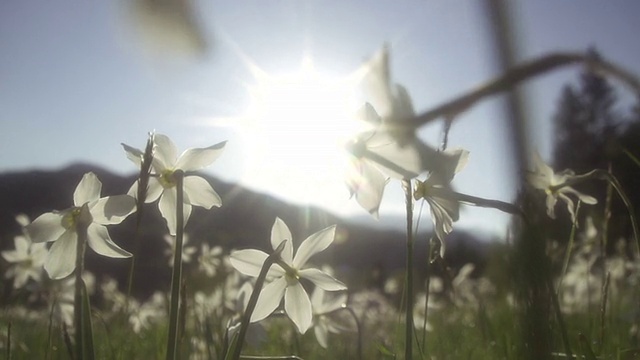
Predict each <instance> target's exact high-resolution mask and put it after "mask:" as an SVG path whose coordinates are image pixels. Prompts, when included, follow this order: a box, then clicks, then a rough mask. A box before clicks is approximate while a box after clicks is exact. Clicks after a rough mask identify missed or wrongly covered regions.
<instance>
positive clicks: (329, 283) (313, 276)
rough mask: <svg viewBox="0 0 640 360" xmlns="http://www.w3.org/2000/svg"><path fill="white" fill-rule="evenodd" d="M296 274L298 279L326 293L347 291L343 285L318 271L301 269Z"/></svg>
mask: <svg viewBox="0 0 640 360" xmlns="http://www.w3.org/2000/svg"><path fill="white" fill-rule="evenodd" d="M298 273H299V274H300V277H303V278H305V279H307V280H309V281H311V282H313V283H314V284H315V285H316V286H317V287H319V288H321V289H323V290H326V291H338V290H346V289H347V287H346V285H345V284H343V283H342V282H340V281H338V280H336V279H334V278H333V277H332V276H331V275H329V274H327V273H325V272H323V271H321V270H318V269H303V270H300V271H299V272H298Z"/></svg>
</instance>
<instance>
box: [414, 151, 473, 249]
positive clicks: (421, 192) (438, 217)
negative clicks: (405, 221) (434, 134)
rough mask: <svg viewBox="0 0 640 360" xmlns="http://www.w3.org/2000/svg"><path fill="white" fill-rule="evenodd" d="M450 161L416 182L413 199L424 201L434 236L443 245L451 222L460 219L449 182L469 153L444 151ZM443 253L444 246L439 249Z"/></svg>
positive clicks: (450, 228) (458, 206)
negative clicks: (429, 211) (428, 211)
mask: <svg viewBox="0 0 640 360" xmlns="http://www.w3.org/2000/svg"><path fill="white" fill-rule="evenodd" d="M443 154H444V155H446V156H447V158H448V159H450V160H451V161H450V162H448V163H446V165H447V166H445V167H442V168H441V171H433V172H432V173H431V174H429V177H428V178H427V180H425V181H424V182H421V181H420V180H416V188H415V191H414V192H413V197H414V199H416V200H418V199H424V200H426V201H427V203H428V204H429V208H430V210H431V221H432V222H433V229H434V231H435V233H436V236H437V237H438V239H440V241H441V242H442V244H443V245H444V238H445V237H446V236H447V234H449V233H451V231H453V222H454V221H457V220H458V218H459V217H460V203H459V202H458V201H457V200H455V198H454V197H453V196H452V195H453V194H452V190H451V185H450V183H451V181H452V180H453V177H454V176H455V175H456V174H457V173H458V172H460V171H461V170H462V169H463V168H464V167H465V166H466V165H467V161H468V158H469V152H468V151H466V150H462V149H452V150H445V151H443ZM441 249H442V250H443V251H444V246H443V247H441Z"/></svg>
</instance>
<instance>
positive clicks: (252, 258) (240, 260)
mask: <svg viewBox="0 0 640 360" xmlns="http://www.w3.org/2000/svg"><path fill="white" fill-rule="evenodd" d="M267 256H269V255H267V253H265V252H264V251H260V250H254V249H247V250H237V251H234V252H232V253H231V255H230V256H229V261H230V262H231V265H232V266H233V267H234V268H235V269H236V270H238V271H239V272H241V273H243V274H245V275H249V276H254V277H258V275H259V274H260V270H261V269H262V265H263V264H264V261H265V260H266V259H267ZM284 273H285V272H284V270H283V269H282V268H281V267H280V265H278V264H273V265H272V266H271V268H269V272H267V277H270V278H273V277H280V276H283V275H284Z"/></svg>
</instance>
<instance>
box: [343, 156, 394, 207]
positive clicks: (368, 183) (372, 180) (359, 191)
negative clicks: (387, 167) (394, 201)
mask: <svg viewBox="0 0 640 360" xmlns="http://www.w3.org/2000/svg"><path fill="white" fill-rule="evenodd" d="M387 182H388V180H387V178H386V177H385V176H384V175H383V174H382V173H381V172H380V170H378V169H377V168H376V167H375V166H373V165H372V164H370V163H369V162H367V161H365V160H357V159H354V161H353V162H352V168H351V169H350V174H349V176H348V179H347V185H348V186H349V190H350V191H351V193H352V195H355V197H356V201H357V202H358V204H360V206H361V207H362V208H363V209H365V210H366V211H367V212H369V213H370V214H371V215H373V216H374V217H376V218H377V217H378V209H379V208H380V203H381V202H382V195H383V193H384V187H385V186H386V185H387Z"/></svg>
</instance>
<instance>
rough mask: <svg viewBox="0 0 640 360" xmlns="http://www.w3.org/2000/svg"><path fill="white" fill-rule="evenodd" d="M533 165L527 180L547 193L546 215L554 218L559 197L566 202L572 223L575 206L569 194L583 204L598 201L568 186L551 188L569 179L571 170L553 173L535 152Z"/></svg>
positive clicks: (574, 219)
mask: <svg viewBox="0 0 640 360" xmlns="http://www.w3.org/2000/svg"><path fill="white" fill-rule="evenodd" d="M533 166H534V170H533V172H530V173H528V174H527V180H528V181H529V184H531V186H533V187H534V188H536V189H540V190H542V191H544V192H545V194H547V199H546V204H547V215H549V217H550V218H552V219H555V218H556V215H555V207H556V202H557V201H558V198H560V200H562V201H564V202H565V203H566V204H567V210H568V211H569V214H571V221H573V222H574V223H575V222H576V212H575V206H574V204H573V200H571V198H569V196H568V195H569V194H573V195H575V196H576V197H577V198H578V199H580V201H582V202H583V203H585V204H590V205H594V204H597V203H598V200H596V198H594V197H592V196H589V195H585V194H583V193H581V192H579V191H578V190H576V189H574V188H572V187H570V186H563V187H561V188H559V189H552V187H555V186H558V185H562V184H564V183H566V182H567V181H569V180H571V178H572V177H573V176H575V174H574V173H573V171H571V170H565V171H563V172H561V173H554V172H553V169H552V168H551V167H550V166H549V165H547V164H546V163H545V162H544V161H543V160H542V158H541V157H540V154H538V153H537V152H536V153H535V154H534V156H533Z"/></svg>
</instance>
